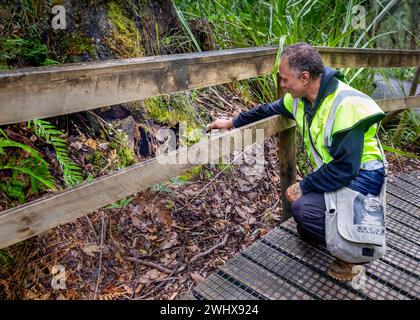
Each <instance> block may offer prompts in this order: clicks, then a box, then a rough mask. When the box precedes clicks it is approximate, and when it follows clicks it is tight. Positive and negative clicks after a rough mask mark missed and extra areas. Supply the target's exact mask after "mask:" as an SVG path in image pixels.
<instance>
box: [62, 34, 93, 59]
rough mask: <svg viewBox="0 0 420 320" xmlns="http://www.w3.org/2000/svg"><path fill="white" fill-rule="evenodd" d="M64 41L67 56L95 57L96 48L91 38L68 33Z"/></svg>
mask: <svg viewBox="0 0 420 320" xmlns="http://www.w3.org/2000/svg"><path fill="white" fill-rule="evenodd" d="M62 41H63V42H62V43H63V47H64V52H65V54H66V55H67V56H77V55H81V54H84V53H87V54H89V55H90V56H91V57H93V56H94V55H95V46H94V45H93V43H92V39H91V38H86V37H84V36H82V35H80V34H78V33H66V34H65V36H64V38H63V40H62Z"/></svg>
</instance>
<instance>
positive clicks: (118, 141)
mask: <svg viewBox="0 0 420 320" xmlns="http://www.w3.org/2000/svg"><path fill="white" fill-rule="evenodd" d="M111 139H112V142H111V143H110V144H109V147H110V148H111V149H115V150H117V156H118V160H117V167H118V169H121V168H125V167H127V166H130V165H132V164H135V163H136V157H135V155H134V151H133V149H132V148H131V147H130V146H129V143H128V135H127V133H126V132H124V131H123V130H115V131H114V136H113V137H112V138H111Z"/></svg>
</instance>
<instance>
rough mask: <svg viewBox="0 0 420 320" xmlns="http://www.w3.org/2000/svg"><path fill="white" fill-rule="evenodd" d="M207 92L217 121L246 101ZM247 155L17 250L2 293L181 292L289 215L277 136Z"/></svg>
mask: <svg viewBox="0 0 420 320" xmlns="http://www.w3.org/2000/svg"><path fill="white" fill-rule="evenodd" d="M207 97H208V98H209V99H210V98H211V99H212V103H213V105H214V104H217V103H218V106H217V108H212V109H211V110H209V112H210V113H211V115H212V117H213V118H215V117H219V116H220V115H226V114H234V113H237V112H238V111H240V110H241V109H243V108H244V105H243V103H242V102H241V100H240V99H239V97H238V96H237V95H236V94H234V93H230V94H228V95H226V94H225V95H224V96H223V99H224V101H221V100H220V99H219V98H218V97H216V96H214V95H213V96H212V97H211V96H210V95H209V96H207ZM85 142H86V141H80V143H85ZM238 158H240V157H238ZM387 158H388V161H389V162H390V166H389V169H390V174H394V173H398V172H410V171H414V170H419V169H420V160H416V159H411V158H406V157H402V156H396V155H394V154H387ZM244 160H245V161H243V162H242V163H240V164H233V165H231V166H224V167H222V168H221V167H220V166H214V165H205V166H204V167H203V169H202V170H201V171H200V173H199V174H198V175H197V176H195V177H194V178H193V179H192V180H191V181H182V182H181V181H179V180H176V179H175V180H173V179H171V180H170V181H167V182H165V183H162V184H160V185H158V186H157V187H155V188H151V189H149V190H146V191H144V192H140V193H138V194H136V195H135V196H134V198H133V199H132V201H131V202H130V203H129V204H128V205H125V206H121V207H118V206H116V207H115V208H103V209H100V210H98V211H97V212H94V213H92V214H89V215H88V216H84V217H82V218H79V219H77V220H76V221H74V222H71V223H67V224H65V225H63V226H60V227H57V228H54V229H52V230H49V231H47V232H45V233H43V234H41V235H39V236H36V237H34V238H31V239H28V240H26V241H24V242H21V243H19V244H16V245H14V246H12V247H9V248H8V249H9V252H10V253H11V256H12V257H13V260H12V262H11V263H9V264H7V265H3V266H0V298H2V299H159V300H172V299H178V298H180V297H181V296H182V295H184V294H186V293H188V292H189V291H190V290H191V288H192V287H194V286H195V285H197V284H199V283H200V282H202V281H203V280H204V279H205V278H206V277H207V276H208V275H209V274H211V273H212V272H213V271H215V270H216V269H217V268H218V267H219V266H221V265H223V264H224V263H225V262H226V261H227V260H228V259H229V258H231V257H233V256H235V255H237V254H238V253H239V252H241V251H242V250H244V249H245V248H246V247H247V246H249V245H250V244H251V243H252V242H254V241H255V240H257V239H258V238H259V237H261V236H263V235H265V234H266V233H267V232H269V231H270V230H271V229H273V228H274V227H275V226H276V225H278V224H279V223H280V222H281V220H282V209H281V201H280V193H279V190H280V180H279V170H278V157H277V137H272V138H270V139H267V140H266V141H265V143H264V165H263V166H258V165H257V164H258V163H257V162H256V160H255V158H254V157H252V156H251V155H248V156H247V157H245V159H244ZM64 284H65V288H64ZM53 286H55V288H56V289H53ZM60 286H62V287H60Z"/></svg>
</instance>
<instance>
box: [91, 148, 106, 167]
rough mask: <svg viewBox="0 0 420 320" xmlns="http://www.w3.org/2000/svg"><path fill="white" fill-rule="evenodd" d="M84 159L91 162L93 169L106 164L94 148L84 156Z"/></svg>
mask: <svg viewBox="0 0 420 320" xmlns="http://www.w3.org/2000/svg"><path fill="white" fill-rule="evenodd" d="M86 161H87V162H88V163H90V164H92V165H93V166H94V168H95V170H100V169H102V168H103V167H105V166H106V165H107V163H108V162H107V161H106V159H105V158H104V156H103V155H102V153H101V152H100V151H99V150H95V151H93V152H92V153H90V154H89V155H87V156H86Z"/></svg>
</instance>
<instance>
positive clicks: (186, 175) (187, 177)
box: [178, 166, 201, 182]
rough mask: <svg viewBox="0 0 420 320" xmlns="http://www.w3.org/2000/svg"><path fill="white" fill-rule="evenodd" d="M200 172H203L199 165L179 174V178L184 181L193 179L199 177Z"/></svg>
mask: <svg viewBox="0 0 420 320" xmlns="http://www.w3.org/2000/svg"><path fill="white" fill-rule="evenodd" d="M200 173H201V167H200V166H197V167H194V168H192V169H191V170H188V171H187V172H185V173H184V174H182V175H180V176H178V178H179V180H181V181H184V182H186V181H191V180H192V179H194V178H195V177H197V176H198V175H199V174H200Z"/></svg>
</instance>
